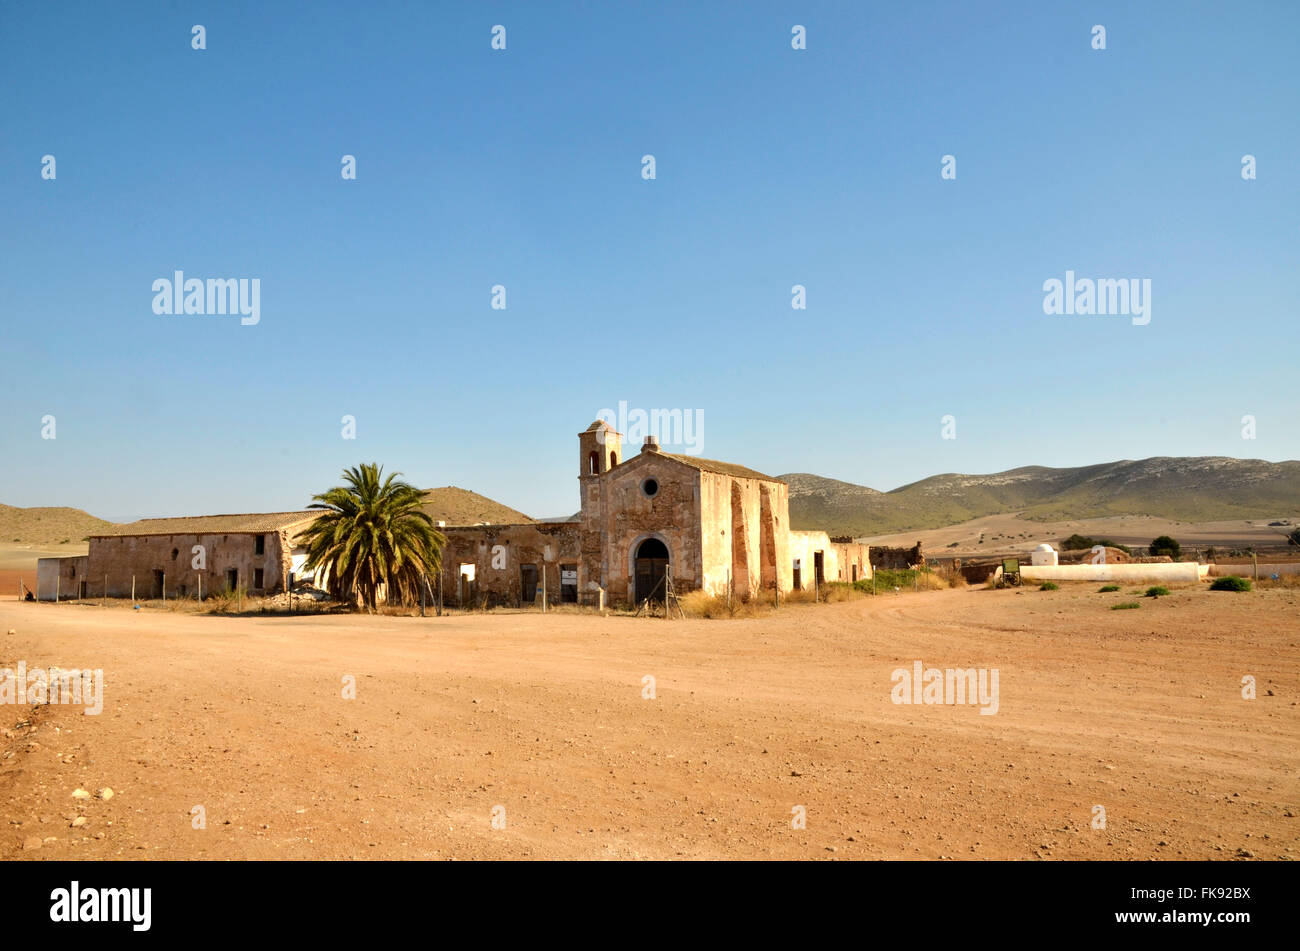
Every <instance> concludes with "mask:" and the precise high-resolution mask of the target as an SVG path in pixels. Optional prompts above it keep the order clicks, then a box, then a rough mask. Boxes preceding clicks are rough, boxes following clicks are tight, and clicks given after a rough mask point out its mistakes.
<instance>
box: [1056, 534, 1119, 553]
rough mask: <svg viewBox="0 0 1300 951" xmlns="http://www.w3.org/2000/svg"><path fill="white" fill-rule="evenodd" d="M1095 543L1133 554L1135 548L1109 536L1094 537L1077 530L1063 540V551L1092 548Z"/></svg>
mask: <svg viewBox="0 0 1300 951" xmlns="http://www.w3.org/2000/svg"><path fill="white" fill-rule="evenodd" d="M1094 545H1105V546H1106V547H1107V548H1118V549H1119V550H1120V551H1122V552H1124V553H1125V554H1128V555H1131V554H1133V549H1131V548H1129V547H1128V546H1127V545H1121V544H1120V543H1119V542H1113V541H1111V540H1110V539H1109V538H1093V537H1091V536H1090V535H1080V534H1079V533H1077V532H1076V533H1075V534H1073V535H1071V536H1070V537H1069V538H1065V539H1062V540H1061V551H1078V550H1079V549H1081V548H1092V546H1094Z"/></svg>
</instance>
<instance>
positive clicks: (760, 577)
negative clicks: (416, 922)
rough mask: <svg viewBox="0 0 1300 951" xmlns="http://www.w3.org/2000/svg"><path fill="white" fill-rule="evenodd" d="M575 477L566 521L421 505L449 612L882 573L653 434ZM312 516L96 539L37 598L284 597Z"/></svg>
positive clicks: (717, 465) (755, 485) (601, 453)
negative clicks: (576, 501)
mask: <svg viewBox="0 0 1300 951" xmlns="http://www.w3.org/2000/svg"><path fill="white" fill-rule="evenodd" d="M578 467H579V470H578V483H579V493H580V495H579V498H580V503H581V505H580V510H579V512H578V514H577V515H575V516H573V517H571V518H569V519H565V520H561V521H533V520H527V519H526V517H523V519H524V520H519V519H512V521H511V522H510V523H509V524H489V523H485V522H478V523H476V524H449V523H448V520H447V519H444V518H441V517H439V513H438V512H437V511H436V506H433V505H432V504H430V505H426V511H429V512H430V514H431V515H432V516H433V517H435V518H436V519H437V522H438V527H439V530H440V531H442V532H443V534H444V535H445V536H446V539H447V542H446V546H445V548H444V550H443V555H442V577H441V579H440V582H441V589H442V590H441V596H442V598H443V600H444V602H445V603H447V604H451V605H460V606H472V605H484V604H487V605H521V604H530V603H533V602H534V601H536V600H538V599H540V598H541V597H542V596H543V594H542V592H543V589H544V590H545V597H546V598H547V600H548V601H550V602H551V603H561V602H570V603H581V604H627V603H639V602H641V601H644V600H646V599H651V600H660V599H662V598H663V597H664V593H665V591H666V590H667V589H668V587H669V586H670V585H671V588H672V590H673V591H675V592H676V593H678V594H681V593H684V592H686V591H691V590H695V589H700V588H702V589H705V590H708V591H710V592H712V593H716V594H724V593H726V592H727V591H728V590H730V591H731V592H732V594H733V596H735V597H740V598H750V597H759V596H762V595H763V594H764V592H767V593H773V592H775V591H777V590H779V591H780V592H789V591H792V590H798V589H801V588H811V587H813V585H814V584H822V583H824V582H826V581H857V580H858V579H860V578H869V577H871V563H870V558H869V552H868V548H867V546H866V545H864V544H860V543H857V542H854V541H852V540H851V539H848V538H831V537H829V536H828V535H827V534H826V533H825V532H822V531H792V530H791V528H790V517H789V497H788V487H787V486H786V484H785V483H784V482H782V481H781V480H779V479H774V478H772V477H771V476H766V475H763V474H762V473H760V472H755V471H754V470H752V469H747V468H745V467H744V466H740V465H734V464H732V463H726V462H715V461H713V460H709V459H702V458H699V457H697V456H687V455H676V454H673V453H668V452H664V451H663V450H662V449H660V447H659V445H658V443H657V441H656V440H655V438H654V437H647V438H646V440H645V443H644V444H643V445H642V446H641V447H640V451H639V452H637V453H636V455H634V456H633V457H631V458H625V456H624V452H623V445H622V435H621V434H620V433H618V432H616V431H615V430H614V428H613V427H612V426H610V425H609V423H607V422H605V421H603V420H596V421H595V422H593V423H592V424H591V425H590V426H589V427H587V429H585V430H584V431H583V432H581V433H579V434H578ZM513 514H516V515H517V514H518V513H513ZM315 516H316V513H314V512H312V511H297V512H279V513H270V514H260V515H257V514H255V515H211V516H200V517H195V518H156V519H143V520H141V521H138V522H132V523H130V524H128V525H123V526H120V527H119V528H117V529H115V530H114V531H112V532H111V533H107V534H103V535H95V536H92V537H91V538H90V550H89V553H88V554H87V555H82V556H76V557H72V558H50V559H42V560H41V562H40V564H39V567H38V573H37V578H38V583H39V585H38V597H40V598H41V599H43V600H53V599H54V598H55V597H56V596H58V597H92V596H99V595H101V594H105V593H106V594H107V595H108V596H109V597H129V596H131V595H132V594H133V593H134V596H135V597H137V598H144V597H151V598H158V597H162V596H164V595H166V596H167V597H169V598H170V597H175V596H180V597H192V596H194V595H195V594H196V593H197V592H198V589H199V587H200V585H201V586H202V590H203V591H204V592H214V591H220V590H222V589H224V588H229V589H231V590H235V589H237V588H243V589H245V590H247V591H248V592H249V593H252V594H274V593H277V592H281V591H284V590H285V588H286V587H287V586H290V585H293V584H295V583H297V582H301V581H303V580H306V579H304V570H303V568H304V564H305V562H306V558H307V554H306V551H305V549H303V548H302V547H301V546H300V544H299V536H300V535H301V533H302V531H303V530H304V529H306V528H307V526H308V525H310V524H311V522H312V520H313V519H314V518H315ZM199 551H201V552H202V555H201V557H200V556H199ZM196 559H197V560H196ZM311 580H312V581H313V582H314V583H315V584H316V585H318V586H319V585H321V583H322V582H323V580H324V579H322V578H314V579H311Z"/></svg>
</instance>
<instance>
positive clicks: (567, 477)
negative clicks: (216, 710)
mask: <svg viewBox="0 0 1300 951" xmlns="http://www.w3.org/2000/svg"><path fill="white" fill-rule="evenodd" d="M986 6H988V7H992V6H993V5H991V4H990V5H985V4H975V3H957V2H954V3H926V2H908V3H866V2H853V3H839V4H828V3H814V2H784V3H768V2H747V3H743V4H742V3H733V2H727V3H722V2H714V3H707V2H695V3H670V2H665V0H655V2H647V3H627V2H618V3H596V2H589V3H573V4H558V3H543V2H527V3H518V4H508V3H463V4H450V3H446V4H434V3H407V4H395V3H382V2H379V3H347V4H331V3H313V4H292V5H290V4H287V3H272V2H266V3H261V2H259V3H241V4H226V3H211V4H207V3H167V4H145V3H132V4H125V3H124V4H102V3H85V4H75V3H57V4H56V3H7V4H4V5H3V6H2V7H0V208H3V227H2V228H0V321H2V322H3V335H2V336H0V341H2V342H0V347H2V348H3V356H4V359H3V360H2V361H0V407H3V412H0V462H3V466H2V467H0V501H2V502H5V503H7V504H11V505H72V506H77V507H80V508H85V509H87V510H89V511H91V512H92V513H94V514H97V515H100V516H103V517H108V518H128V517H138V516H152V515H181V514H202V513H215V512H229V511H258V510H278V509H289V508H298V507H301V506H303V505H305V504H306V503H307V502H308V501H309V500H310V495H311V494H312V493H313V492H317V491H322V490H324V489H325V488H328V487H329V486H330V485H333V484H335V482H336V481H337V476H338V473H339V470H340V469H342V468H343V467H344V466H347V465H352V464H355V463H358V462H361V461H370V460H375V461H379V462H381V463H383V464H384V465H385V466H386V467H389V468H396V469H400V470H401V471H403V472H404V473H405V474H406V476H407V477H408V478H409V479H410V480H411V481H413V482H415V483H417V484H419V485H427V486H434V485H447V484H453V485H459V486H462V487H465V488H471V489H474V490H475V491H478V492H482V493H484V494H485V495H488V496H491V497H493V498H496V499H498V500H500V501H502V502H505V503H507V504H509V505H512V506H514V507H516V508H519V509H522V510H523V511H525V512H528V513H530V514H534V515H539V516H555V515H562V514H566V513H569V512H573V511H575V510H576V509H577V507H578V496H577V484H576V478H575V477H576V476H577V473H578V452H577V446H576V441H577V440H576V434H577V433H578V431H579V430H580V429H582V428H584V427H585V426H586V425H587V424H588V423H589V422H590V421H591V420H592V419H593V418H594V417H595V415H596V414H597V412H598V411H599V410H601V409H603V408H607V407H608V408H616V407H617V406H618V404H619V402H620V401H626V402H627V404H628V406H629V407H632V408H637V407H641V408H646V409H649V408H680V409H684V410H688V411H692V412H695V413H699V414H701V417H702V419H703V435H702V439H701V441H700V443H699V446H698V447H697V448H698V450H699V451H700V452H701V453H702V454H703V455H705V456H707V457H711V458H717V459H724V460H728V461H733V462H739V463H742V464H745V465H748V466H750V467H753V468H755V469H759V470H761V471H765V472H769V473H773V474H777V473H783V472H791V471H805V472H815V473H818V474H821V475H826V476H831V477H834V478H839V479H845V480H848V481H852V482H858V483H862V484H866V485H871V486H873V487H875V488H879V489H890V488H894V487H896V486H898V485H901V484H905V483H908V482H911V481H915V480H916V479H920V478H924V477H926V476H928V475H933V474H936V473H940V472H953V471H958V472H991V471H997V470H1001V469H1006V468H1011V467H1014V466H1019V465H1030V464H1040V465H1051V466H1070V465H1083V464H1089V463H1096V462H1105V461H1111V460H1114V459H1121V458H1130V459H1136V458H1145V457H1148V456H1156V455H1230V456H1239V457H1250V458H1264V459H1270V460H1275V461H1276V460H1282V459H1294V458H1297V457H1300V424H1298V420H1300V387H1297V384H1296V362H1297V355H1298V353H1300V346H1297V344H1300V329H1298V324H1297V321H1298V320H1300V312H1298V311H1300V307H1298V300H1300V298H1298V295H1297V278H1298V277H1300V253H1298V252H1300V131H1298V127H1300V118H1298V117H1300V4H1297V3H1295V2H1292V0H1279V2H1274V3H1265V2H1260V3H1250V2H1246V3H1232V4H1229V3H1218V4H1211V3H1197V2H1177V3H1172V2H1171V3H1156V2H1143V3H1132V2H1129V0H1123V2H1113V3H1110V2H1091V3H1086V4H1084V3H1043V2H1026V3H1020V4H1015V3H1011V4H998V5H997V6H998V7H1000V8H1002V9H1001V10H1000V11H999V12H992V10H991V9H989V10H986V9H984V7H986ZM195 24H202V25H203V26H204V27H205V29H206V49H203V50H195V49H193V48H192V45H191V44H192V31H191V27H192V26H193V25H195ZM497 24H500V25H503V26H504V27H505V28H506V48H505V50H493V49H492V48H491V42H492V28H493V26H494V25H497ZM796 24H798V25H802V26H804V27H805V28H806V36H807V41H806V45H807V48H806V49H803V50H795V49H792V48H791V39H792V33H791V31H792V28H793V27H794V26H795V25H796ZM1096 24H1100V25H1103V26H1104V27H1105V28H1106V49H1105V50H1095V49H1093V48H1092V47H1093V35H1092V28H1093V26H1094V25H1096ZM647 154H650V155H653V156H654V157H655V173H656V177H655V178H654V179H653V180H646V179H645V178H643V176H642V156H643V155H647ZM1247 154H1250V155H1253V156H1255V160H1256V174H1257V178H1256V179H1254V180H1244V179H1243V177H1242V157H1243V156H1244V155H1247ZM45 155H53V156H54V157H55V162H56V165H55V174H56V177H55V178H54V179H52V180H50V179H46V178H43V177H42V168H43V156H45ZM344 155H354V156H355V157H356V173H357V175H356V179H355V180H344V179H343V178H342V176H341V160H342V156H344ZM944 155H952V156H954V157H955V160H956V178H955V179H951V180H945V179H943V178H942V177H941V161H942V157H943V156H944ZM176 270H182V271H184V272H185V274H186V275H187V276H188V277H199V278H247V279H252V278H257V279H259V280H260V287H261V301H260V322H259V323H257V324H256V325H249V326H245V325H243V324H241V322H240V320H239V319H238V318H237V317H211V316H194V315H191V316H159V315H156V314H155V313H154V311H153V307H152V303H153V299H154V292H153V290H152V285H153V282H154V281H155V280H156V279H159V278H168V279H170V278H171V276H172V274H173V272H174V271H176ZM1067 270H1072V271H1074V272H1075V273H1076V274H1077V275H1078V276H1079V277H1090V278H1139V279H1149V280H1150V281H1151V311H1150V318H1151V319H1150V322H1149V323H1148V324H1146V325H1135V324H1134V323H1133V321H1132V320H1131V319H1129V318H1128V317H1101V316H1079V315H1074V316H1049V315H1046V314H1044V309H1043V299H1044V296H1045V294H1044V290H1043V285H1044V282H1045V281H1048V280H1050V279H1052V278H1056V279H1059V280H1064V278H1065V274H1066V271H1067ZM498 284H500V285H503V286H504V287H505V288H506V309H505V310H494V309H493V308H492V306H491V302H492V293H491V289H492V287H493V286H494V285H498ZM795 284H802V285H804V286H805V287H806V288H807V296H806V300H807V309H806V310H795V309H792V307H791V299H792V295H791V288H792V286H793V285H795ZM1247 414H1250V415H1253V416H1255V418H1256V438H1255V439H1254V440H1246V439H1243V438H1242V417H1243V416H1244V415H1247ZM47 415H52V416H54V417H55V426H56V429H55V438H54V439H43V438H42V430H43V423H42V419H43V417H45V416H47ZM345 415H352V416H354V417H355V418H356V438H355V439H354V440H349V439H344V438H343V437H342V428H343V427H342V424H341V420H342V417H343V416H345ZM945 415H952V416H954V417H955V420H956V436H957V438H955V439H942V438H941V418H942V417H943V416H945ZM665 448H668V449H673V448H674V447H672V446H665ZM679 450H680V447H679Z"/></svg>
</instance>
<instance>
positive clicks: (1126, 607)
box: [1110, 601, 1142, 611]
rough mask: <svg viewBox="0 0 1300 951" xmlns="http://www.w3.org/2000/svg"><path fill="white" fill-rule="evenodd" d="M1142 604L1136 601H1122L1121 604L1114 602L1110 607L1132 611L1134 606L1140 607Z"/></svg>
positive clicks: (1113, 609)
mask: <svg viewBox="0 0 1300 951" xmlns="http://www.w3.org/2000/svg"><path fill="white" fill-rule="evenodd" d="M1141 606H1142V605H1140V604H1138V603H1137V602H1136V601H1122V602H1120V603H1119V604H1112V605H1111V606H1110V609H1111V610H1112V611H1131V610H1133V608H1140V607H1141Z"/></svg>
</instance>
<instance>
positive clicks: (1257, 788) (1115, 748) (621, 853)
mask: <svg viewBox="0 0 1300 951" xmlns="http://www.w3.org/2000/svg"><path fill="white" fill-rule="evenodd" d="M1116 599H1133V598H1132V596H1131V595H1128V594H1126V593H1121V594H1119V595H1114V594H1098V593H1097V591H1096V588H1095V586H1082V587H1078V588H1074V589H1073V590H1071V589H1068V588H1067V589H1063V590H1061V591H1057V592H1039V591H1037V590H1006V591H985V590H982V589H979V590H953V591H937V592H922V593H919V594H903V595H895V596H881V597H878V598H870V599H863V600H857V601H852V602H846V603H841V604H832V605H819V606H803V605H795V606H791V607H788V608H786V609H783V610H782V611H781V612H780V613H778V614H775V615H769V616H767V617H760V618H752V619H744V620H728V621H719V620H713V621H707V620H699V621H685V622H682V621H678V622H671V623H669V622H665V621H663V620H649V619H635V620H634V619H631V618H627V617H606V618H602V617H598V616H595V615H579V614H560V613H551V614H548V615H545V616H542V615H538V614H505V613H494V614H489V615H469V616H458V617H449V618H441V619H437V618H428V619H419V618H369V617H316V618H311V617H296V618H293V617H289V618H271V617H268V618H222V617H211V616H197V615H184V614H179V613H172V612H165V611H147V610H145V611H138V612H136V611H131V610H129V609H126V608H122V607H109V608H100V607H97V606H93V605H89V604H84V605H59V606H53V605H23V604H17V603H14V602H0V667H10V668H12V667H15V666H16V665H17V663H18V662H19V661H25V662H26V664H27V665H28V667H29V668H34V667H37V666H43V667H48V666H50V665H59V666H61V667H64V668H102V669H103V671H104V677H105V696H104V709H103V712H102V713H101V714H100V715H98V716H86V715H84V714H83V713H82V712H81V709H80V708H77V707H74V706H68V705H46V706H41V707H39V708H38V709H36V710H35V711H34V712H33V710H32V707H30V706H5V707H0V726H2V727H4V728H5V729H6V731H7V732H6V734H0V756H2V757H3V759H0V856H3V857H4V858H9V859H13V858H21V859H44V858H119V857H121V858H138V859H145V858H149V859H160V858H362V859H364V858H449V857H456V858H673V857H687V858H714V857H722V858H785V859H789V858H939V857H948V858H957V859H980V858H1018V859H1032V858H1171V859H1175V858H1224V859H1229V858H1249V857H1255V858H1261V859H1277V858H1294V857H1296V856H1297V855H1298V854H1300V818H1297V816H1300V706H1298V705H1297V703H1298V702H1300V612H1298V610H1297V609H1298V607H1300V591H1297V589H1289V590H1286V589H1277V590H1268V591H1257V592H1254V593H1251V594H1248V595H1234V594H1229V593H1217V592H1210V591H1208V590H1206V589H1205V587H1204V586H1198V587H1193V588H1189V589H1184V590H1179V591H1176V592H1175V593H1174V594H1173V595H1172V596H1171V597H1168V598H1162V599H1160V600H1159V601H1152V600H1145V599H1141V598H1137V599H1136V600H1140V601H1142V606H1141V608H1139V609H1138V610H1127V611H1112V610H1109V605H1110V604H1112V603H1114V602H1115V601H1116ZM11 628H12V629H14V630H15V631H16V633H14V634H6V633H3V632H5V631H7V630H9V629H11ZM917 660H920V661H922V662H924V664H925V665H927V666H938V667H975V668H997V669H998V671H999V709H998V712H997V713H996V714H995V715H980V714H979V712H978V707H977V706H971V705H904V704H895V703H893V702H892V701H891V688H892V687H893V683H892V681H891V673H892V671H893V670H894V669H895V668H899V667H904V668H909V669H910V668H911V666H912V664H913V662H914V661H917ZM1246 674H1250V675H1253V676H1254V677H1255V678H1256V680H1257V684H1258V686H1257V690H1258V697H1257V699H1255V700H1245V699H1243V698H1242V695H1241V686H1240V682H1241V678H1242V676H1243V675H1246ZM345 676H352V677H355V679H356V685H357V688H356V699H354V700H347V699H343V697H342V692H343V685H344V678H345ZM646 676H651V677H653V678H654V687H655V690H654V699H645V698H644V697H643V693H646V692H648V691H646V687H645V682H644V681H643V678H645V677H646ZM1270 692H1271V693H1270ZM19 723H26V724H28V725H26V726H22V727H19V728H15V727H16V725H17V724H19ZM33 727H34V728H35V729H34V732H33ZM103 787H109V788H111V789H112V790H113V791H114V793H115V794H114V795H113V796H112V798H110V799H107V800H104V799H100V798H96V797H93V796H92V798H90V799H76V798H73V797H72V793H73V791H74V790H76V789H78V788H81V789H85V790H88V791H90V792H91V793H96V792H97V791H98V790H99V789H101V788H103ZM1098 805H1100V806H1103V807H1104V808H1105V811H1106V827H1105V829H1093V828H1091V821H1092V819H1093V816H1094V806H1098ZM195 806H202V807H203V810H204V814H205V818H206V828H203V829H196V828H193V825H194V823H193V821H192V809H193V807H195ZM498 806H499V807H501V810H498V811H497V813H496V814H497V816H498V817H504V828H501V829H494V828H493V827H492V818H493V813H494V808H495V807H498ZM796 807H803V808H804V810H805V811H806V828H803V829H796V828H792V818H793V817H794V815H795V813H794V812H792V810H795V809H796ZM78 817H84V818H85V822H84V823H83V824H80V825H79V826H78V827H75V828H74V827H72V826H71V823H72V822H73V821H74V820H76V819H77V818H78Z"/></svg>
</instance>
